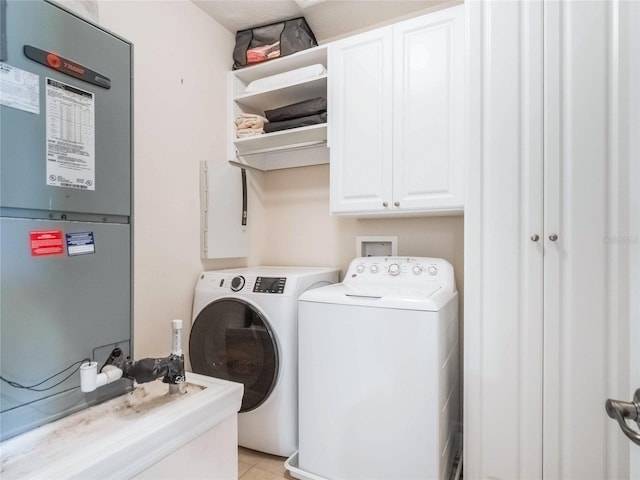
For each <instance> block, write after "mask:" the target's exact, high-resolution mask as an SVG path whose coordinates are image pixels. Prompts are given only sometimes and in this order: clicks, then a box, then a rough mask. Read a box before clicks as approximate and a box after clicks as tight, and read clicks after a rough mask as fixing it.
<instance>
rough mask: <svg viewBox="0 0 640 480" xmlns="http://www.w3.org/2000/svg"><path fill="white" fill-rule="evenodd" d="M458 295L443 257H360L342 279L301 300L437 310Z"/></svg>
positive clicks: (306, 295) (310, 292) (306, 294)
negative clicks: (338, 282)
mask: <svg viewBox="0 0 640 480" xmlns="http://www.w3.org/2000/svg"><path fill="white" fill-rule="evenodd" d="M456 295H457V294H456V287H455V278H454V275H453V267H452V266H451V264H449V262H447V261H446V260H443V259H441V258H431V257H360V258H356V259H354V260H353V261H352V262H351V264H350V265H349V269H348V271H347V273H346V275H345V278H344V280H343V282H342V283H340V284H336V285H329V286H326V287H322V288H318V289H315V290H310V291H307V292H305V293H304V294H302V296H301V297H300V301H301V302H302V301H307V302H321V303H335V304H340V305H358V306H367V307H377V308H394V309H403V310H422V311H433V312H437V311H439V310H440V309H441V308H442V307H443V306H444V305H445V304H446V303H447V302H449V301H450V300H451V299H452V298H453V297H455V296H456Z"/></svg>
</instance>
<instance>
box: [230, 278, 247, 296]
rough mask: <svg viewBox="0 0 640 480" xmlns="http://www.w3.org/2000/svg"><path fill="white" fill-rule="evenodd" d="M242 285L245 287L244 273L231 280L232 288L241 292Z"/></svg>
mask: <svg viewBox="0 0 640 480" xmlns="http://www.w3.org/2000/svg"><path fill="white" fill-rule="evenodd" d="M242 287H244V277H243V276H242V275H239V276H237V277H233V280H231V290H233V291H234V292H239V291H240V290H242Z"/></svg>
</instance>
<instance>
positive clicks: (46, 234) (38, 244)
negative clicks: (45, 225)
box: [29, 230, 64, 257]
mask: <svg viewBox="0 0 640 480" xmlns="http://www.w3.org/2000/svg"><path fill="white" fill-rule="evenodd" d="M29 240H30V243H31V256H33V257H39V256H41V255H60V254H61V253H63V252H64V246H63V243H62V230H46V231H41V232H29Z"/></svg>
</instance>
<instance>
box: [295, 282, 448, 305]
mask: <svg viewBox="0 0 640 480" xmlns="http://www.w3.org/2000/svg"><path fill="white" fill-rule="evenodd" d="M454 296H456V293H455V292H454V293H453V295H452V294H451V293H447V292H444V291H442V288H441V287H439V286H437V285H434V286H433V289H432V290H426V291H425V290H411V289H407V288H397V289H394V288H386V289H382V288H375V287H369V288H353V287H351V286H349V285H345V284H344V283H338V284H335V285H329V286H326V287H321V288H316V289H315V290H309V291H307V292H305V293H303V294H302V296H301V297H300V299H299V301H300V302H316V303H331V304H336V305H352V306H360V307H375V308H391V309H399V310H420V311H426V312H438V311H440V309H441V308H442V307H443V306H444V305H445V304H446V303H447V302H448V301H450V300H451V298H453V297H454Z"/></svg>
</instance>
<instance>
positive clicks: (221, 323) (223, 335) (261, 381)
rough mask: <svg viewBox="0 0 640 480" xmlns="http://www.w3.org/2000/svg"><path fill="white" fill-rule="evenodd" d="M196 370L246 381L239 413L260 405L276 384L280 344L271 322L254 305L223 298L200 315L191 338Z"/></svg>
mask: <svg viewBox="0 0 640 480" xmlns="http://www.w3.org/2000/svg"><path fill="white" fill-rule="evenodd" d="M189 358H190V359H191V368H192V369H193V371H194V372H195V373H200V374H202V375H208V376H210V377H216V378H222V379H224V380H231V381H233V382H238V383H242V384H244V396H243V397H242V407H241V408H240V412H247V411H250V410H253V409H255V408H257V407H259V406H260V405H261V404H262V403H263V402H264V401H265V400H266V399H267V398H268V397H269V394H270V393H271V391H272V390H273V387H274V386H275V384H276V379H277V375H278V347H277V344H276V339H275V337H274V335H273V331H272V329H271V326H270V325H269V322H267V320H266V319H265V318H264V316H263V315H262V313H260V312H259V311H258V310H257V309H256V308H255V307H253V306H252V305H250V304H249V303H247V302H245V301H243V300H240V299H236V298H223V299H220V300H216V301H214V302H212V303H210V304H209V305H207V306H206V307H205V308H204V309H202V311H201V312H200V313H199V314H198V316H197V317H196V319H195V321H194V322H193V327H192V328H191V336H190V339H189Z"/></svg>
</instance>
